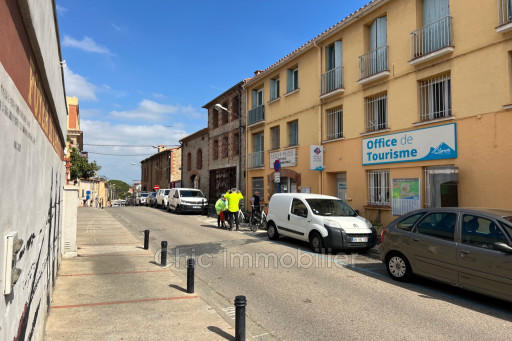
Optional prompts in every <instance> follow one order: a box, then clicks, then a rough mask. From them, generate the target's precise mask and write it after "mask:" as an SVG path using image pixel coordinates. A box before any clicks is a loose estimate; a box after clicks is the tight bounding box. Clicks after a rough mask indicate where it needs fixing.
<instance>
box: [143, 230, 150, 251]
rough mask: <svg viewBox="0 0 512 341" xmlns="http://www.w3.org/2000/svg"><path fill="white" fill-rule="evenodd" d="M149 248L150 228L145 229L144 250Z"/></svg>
mask: <svg viewBox="0 0 512 341" xmlns="http://www.w3.org/2000/svg"><path fill="white" fill-rule="evenodd" d="M147 249H149V230H144V250H147Z"/></svg>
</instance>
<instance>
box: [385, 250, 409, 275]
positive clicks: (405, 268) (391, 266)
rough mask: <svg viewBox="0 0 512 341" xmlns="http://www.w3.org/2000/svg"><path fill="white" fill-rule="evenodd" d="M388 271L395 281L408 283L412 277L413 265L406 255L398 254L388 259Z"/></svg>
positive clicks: (391, 255)
mask: <svg viewBox="0 0 512 341" xmlns="http://www.w3.org/2000/svg"><path fill="white" fill-rule="evenodd" d="M386 270H387V271H388V274H389V275H390V276H391V278H393V279H394V280H395V281H400V282H407V281H408V280H410V279H411V277H412V269H411V264H409V261H408V260H407V258H405V256H404V255H402V254H401V253H398V252H394V253H392V254H390V255H389V256H387V257H386Z"/></svg>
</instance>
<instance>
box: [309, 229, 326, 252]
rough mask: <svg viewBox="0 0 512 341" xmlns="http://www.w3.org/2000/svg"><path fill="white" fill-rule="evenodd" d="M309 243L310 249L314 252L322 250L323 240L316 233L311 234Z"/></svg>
mask: <svg viewBox="0 0 512 341" xmlns="http://www.w3.org/2000/svg"><path fill="white" fill-rule="evenodd" d="M309 243H310V244H311V248H312V249H313V251H314V252H320V250H322V249H323V248H324V239H323V238H322V235H321V234H320V233H318V232H316V231H313V232H312V233H311V236H310V237H309Z"/></svg>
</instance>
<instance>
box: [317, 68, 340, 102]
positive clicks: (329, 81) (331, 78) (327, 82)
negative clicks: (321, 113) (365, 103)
mask: <svg viewBox="0 0 512 341" xmlns="http://www.w3.org/2000/svg"><path fill="white" fill-rule="evenodd" d="M337 89H343V67H342V66H339V67H337V68H334V69H331V70H329V71H327V72H326V73H324V74H323V75H322V76H321V91H322V95H324V94H326V93H328V92H331V91H334V90H337Z"/></svg>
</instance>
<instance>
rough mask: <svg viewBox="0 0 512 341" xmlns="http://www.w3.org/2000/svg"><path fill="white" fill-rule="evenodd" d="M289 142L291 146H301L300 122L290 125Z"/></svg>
mask: <svg viewBox="0 0 512 341" xmlns="http://www.w3.org/2000/svg"><path fill="white" fill-rule="evenodd" d="M288 140H289V145H290V146H296V145H298V144H299V122H298V121H293V122H290V123H288Z"/></svg>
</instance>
